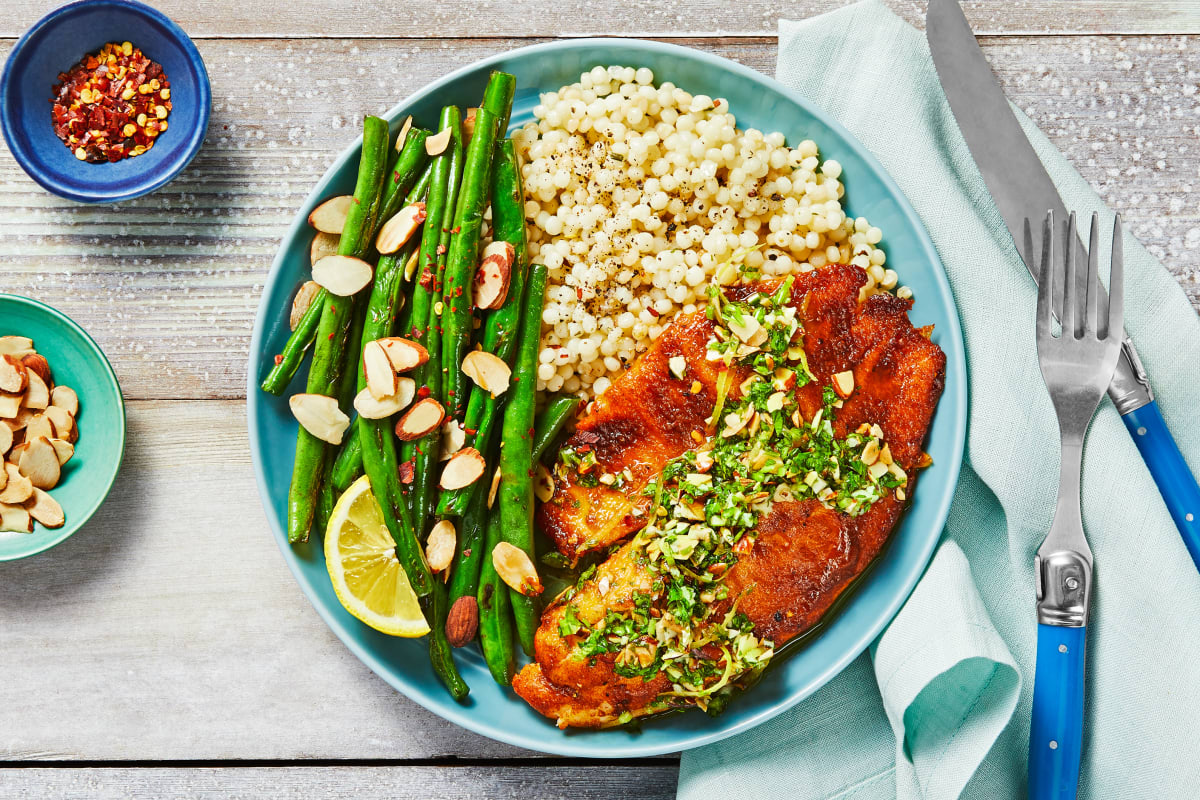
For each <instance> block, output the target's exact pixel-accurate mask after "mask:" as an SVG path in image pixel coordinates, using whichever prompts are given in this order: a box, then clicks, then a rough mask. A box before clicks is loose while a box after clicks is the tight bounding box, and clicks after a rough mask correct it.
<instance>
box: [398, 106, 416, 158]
mask: <svg viewBox="0 0 1200 800" xmlns="http://www.w3.org/2000/svg"><path fill="white" fill-rule="evenodd" d="M411 128H412V115H411V114H409V115H408V116H407V117H405V118H404V123H403V124H401V126H400V132H399V133H398V134H396V152H397V153H398V152H400V151H401V150H403V149H404V143H405V141H407V140H408V132H409V130H410V129H411Z"/></svg>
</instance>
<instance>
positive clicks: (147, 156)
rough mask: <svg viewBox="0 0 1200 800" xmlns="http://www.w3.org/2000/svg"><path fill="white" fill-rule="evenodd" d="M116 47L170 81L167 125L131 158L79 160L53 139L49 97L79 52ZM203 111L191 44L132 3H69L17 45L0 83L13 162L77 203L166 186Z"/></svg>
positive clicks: (197, 131) (204, 92) (196, 139)
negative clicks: (129, 48) (153, 65)
mask: <svg viewBox="0 0 1200 800" xmlns="http://www.w3.org/2000/svg"><path fill="white" fill-rule="evenodd" d="M126 41H128V42H133V44H134V46H136V47H139V48H141V50H142V52H143V53H145V54H146V56H147V57H149V58H150V59H151V60H152V61H157V62H158V63H159V64H161V65H162V68H163V72H165V73H166V76H167V79H168V80H169V81H170V82H171V103H172V106H173V108H172V110H171V115H170V116H169V117H168V118H167V121H168V123H170V124H169V125H168V127H167V130H166V132H165V133H163V134H162V135H161V136H159V137H158V141H156V142H155V143H154V147H152V148H150V149H149V150H148V151H146V152H145V153H143V154H142V155H140V156H135V157H133V158H126V159H123V160H121V161H118V162H116V163H115V164H108V163H102V164H89V163H88V162H86V161H80V160H79V159H77V158H76V157H75V154H74V153H73V152H71V150H70V149H69V148H68V147H67V146H66V145H64V144H63V143H62V141H61V140H60V139H59V138H58V136H56V135H55V133H54V126H53V123H52V121H51V118H50V111H51V104H50V97H51V96H52V94H53V92H52V89H53V87H54V85H55V84H56V83H58V74H59V73H60V72H66V71H67V70H68V69H70V68H71V67H72V66H74V65H75V64H76V63H77V62H78V61H79V59H80V58H82V57H83V56H84V54H86V53H94V52H96V51H97V50H99V49H100V48H101V47H103V46H104V44H105V43H106V42H126ZM211 107H212V93H211V91H210V89H209V85H208V72H207V71H206V70H205V69H204V61H203V60H202V59H201V58H200V53H199V51H197V50H196V46H195V45H194V44H192V41H191V39H189V38H188V37H187V34H186V33H184V32H183V30H182V29H181V28H180V27H179V26H178V25H176V24H175V23H174V22H172V21H171V20H170V19H168V18H167V17H166V16H164V15H163V14H162V13H161V12H159V11H156V10H155V9H153V8H151V7H150V6H146V5H142V4H141V3H137V2H133V0H79V2H76V3H71V4H69V5H65V6H63V7H62V8H59V9H57V10H55V11H52V12H50V13H49V14H47V15H46V16H45V17H43V18H42V19H41V20H40V21H39V22H38V23H37V24H36V25H34V26H33V28H31V29H30V31H29V32H28V33H26V34H25V35H24V36H23V37H21V39H20V41H18V42H17V45H16V47H14V48H13V49H12V52H11V53H10V54H9V56H8V63H6V64H5V66H4V75H3V76H2V77H0V127H3V129H4V139H5V140H6V141H7V142H8V148H9V150H11V151H12V154H13V156H14V157H15V158H16V159H17V163H18V164H20V165H21V168H22V169H24V170H25V172H27V173H28V174H29V177H31V178H33V179H34V180H35V181H37V182H38V183H39V184H41V185H42V187H43V188H45V189H46V190H47V191H50V192H53V193H54V194H56V195H59V196H60V197H65V198H67V199H69V200H76V201H78V202H81V203H115V202H117V201H119V200H128V199H130V198H132V197H140V196H141V195H144V194H147V193H148V192H152V191H154V190H155V189H157V188H159V187H160V186H163V185H164V184H166V183H167V182H168V181H170V180H171V179H172V178H174V177H175V176H176V175H178V174H179V173H180V172H181V171H183V168H184V167H186V166H187V165H188V163H189V162H190V161H191V160H192V158H193V157H195V155H196V153H198V152H199V151H200V146H201V145H202V144H203V143H204V134H205V132H206V131H207V130H208V116H209V112H210V110H211Z"/></svg>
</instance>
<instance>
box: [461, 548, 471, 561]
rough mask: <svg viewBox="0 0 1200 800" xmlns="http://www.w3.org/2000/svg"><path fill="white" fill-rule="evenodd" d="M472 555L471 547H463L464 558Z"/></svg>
mask: <svg viewBox="0 0 1200 800" xmlns="http://www.w3.org/2000/svg"><path fill="white" fill-rule="evenodd" d="M470 557H471V548H469V547H464V548H463V558H470Z"/></svg>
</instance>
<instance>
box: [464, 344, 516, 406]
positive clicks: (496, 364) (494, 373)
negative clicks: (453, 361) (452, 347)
mask: <svg viewBox="0 0 1200 800" xmlns="http://www.w3.org/2000/svg"><path fill="white" fill-rule="evenodd" d="M462 370H463V372H464V373H465V374H466V376H467V377H468V378H470V379H471V380H473V381H474V382H475V383H476V385H478V386H479V387H480V388H481V389H483V390H484V391H485V392H490V393H491V395H492V396H493V397H496V396H498V395H502V394H504V392H505V391H507V390H508V385H509V382H510V380H511V379H512V370H511V369H509V367H508V364H506V363H504V359H503V358H500V357H499V356H497V355H493V354H492V353H488V352H486V351H483V350H472V351H471V352H469V353H467V357H466V358H464V359H463V363H462Z"/></svg>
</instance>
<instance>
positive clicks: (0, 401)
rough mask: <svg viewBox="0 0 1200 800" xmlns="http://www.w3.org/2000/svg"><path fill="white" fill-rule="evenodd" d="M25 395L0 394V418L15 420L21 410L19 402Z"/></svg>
mask: <svg viewBox="0 0 1200 800" xmlns="http://www.w3.org/2000/svg"><path fill="white" fill-rule="evenodd" d="M24 397H25V395H21V394H8V393H6V392H0V417H3V418H5V419H15V418H16V416H17V412H19V411H20V410H21V400H22V399H24Z"/></svg>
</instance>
